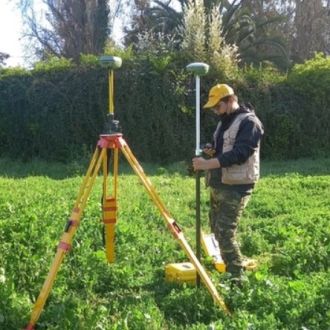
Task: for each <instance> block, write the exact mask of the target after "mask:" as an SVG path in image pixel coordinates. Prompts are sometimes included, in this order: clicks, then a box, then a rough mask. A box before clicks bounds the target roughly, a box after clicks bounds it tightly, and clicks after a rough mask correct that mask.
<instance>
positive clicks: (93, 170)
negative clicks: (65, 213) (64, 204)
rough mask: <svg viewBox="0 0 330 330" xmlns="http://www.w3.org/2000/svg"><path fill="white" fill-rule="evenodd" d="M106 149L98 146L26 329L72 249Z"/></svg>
mask: <svg viewBox="0 0 330 330" xmlns="http://www.w3.org/2000/svg"><path fill="white" fill-rule="evenodd" d="M105 153H106V149H101V150H100V149H99V148H96V150H95V152H94V155H93V158H92V160H91V162H90V165H89V168H88V170H87V173H86V176H85V178H84V180H83V182H82V184H81V186H80V189H79V193H78V197H77V199H76V202H75V205H74V208H73V210H72V213H71V217H70V219H69V221H68V223H67V226H66V229H65V232H64V233H63V236H62V238H61V241H60V243H59V245H58V248H57V252H56V255H55V258H54V260H53V263H52V265H51V268H50V270H49V273H48V276H47V278H46V280H45V282H44V285H43V287H42V289H41V292H40V294H39V297H38V299H37V301H36V303H35V305H34V308H33V311H32V314H31V319H30V322H29V324H28V326H27V327H26V330H32V329H34V327H35V324H36V323H37V321H38V319H39V317H40V314H41V312H42V309H43V307H44V305H45V303H46V300H47V298H48V296H49V293H50V291H51V289H52V286H53V283H54V281H55V278H56V274H57V272H58V270H59V268H60V266H61V263H62V261H63V259H64V257H65V254H66V253H67V252H68V251H69V250H70V248H71V244H72V238H73V236H74V234H75V233H76V231H77V229H78V226H79V223H80V218H81V215H82V212H83V210H84V208H85V205H86V202H87V199H88V196H89V194H90V192H91V189H92V187H93V184H94V182H95V179H96V176H97V173H98V171H99V169H100V166H101V162H102V159H103V157H104V156H105Z"/></svg>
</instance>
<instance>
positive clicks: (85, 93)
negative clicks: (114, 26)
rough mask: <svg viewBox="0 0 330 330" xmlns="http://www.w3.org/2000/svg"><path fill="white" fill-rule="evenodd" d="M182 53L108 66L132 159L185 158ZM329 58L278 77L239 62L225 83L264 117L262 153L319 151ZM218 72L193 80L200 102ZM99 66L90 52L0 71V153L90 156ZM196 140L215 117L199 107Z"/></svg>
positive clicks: (186, 85)
mask: <svg viewBox="0 0 330 330" xmlns="http://www.w3.org/2000/svg"><path fill="white" fill-rule="evenodd" d="M186 64H187V63H184V60H183V59H182V58H181V59H180V58H175V57H170V56H166V57H164V58H162V57H158V58H157V57H148V56H144V57H142V56H141V57H139V58H137V57H136V58H131V59H126V60H124V63H123V67H122V68H121V69H119V70H118V71H116V74H115V113H116V116H117V118H118V119H119V120H120V122H121V126H122V128H123V132H124V134H125V137H126V139H127V141H128V143H129V145H130V146H131V148H132V149H133V151H134V153H135V154H136V155H137V157H138V158H139V159H141V160H143V161H150V162H162V163H167V162H172V161H178V160H183V159H189V158H190V157H191V156H192V155H193V154H194V148H195V146H194V144H195V115H194V111H195V109H194V107H195V91H194V88H195V81H194V78H193V77H191V75H189V74H188V73H187V72H186V71H185V70H184V67H185V65H186ZM329 77H330V59H329V58H326V57H324V56H321V55H317V56H316V57H315V58H314V59H313V60H310V61H308V62H306V63H305V64H303V65H297V66H295V67H294V68H293V69H292V71H291V72H290V73H289V74H288V75H287V76H285V75H283V74H279V73H278V72H276V71H275V70H274V69H272V68H267V67H266V68H258V69H255V68H246V69H244V70H242V72H241V74H240V78H238V79H236V80H235V81H230V82H229V83H230V84H232V85H233V86H234V88H235V89H236V90H237V91H238V95H239V98H240V100H241V101H250V102H251V103H252V104H254V105H255V107H256V112H257V114H258V116H259V117H260V118H261V120H262V121H263V123H264V125H265V132H266V133H265V137H264V140H263V147H262V156H263V157H264V158H273V159H275V158H276V159H287V158H297V157H305V156H327V155H328V154H329V149H330V148H329V141H330V130H329V127H330V111H329V110H328V105H329V104H330V93H329V92H328V90H329V88H328V86H329V79H330V78H329ZM215 82H217V79H216V77H215V75H214V74H212V72H211V73H210V74H209V75H208V76H206V77H203V78H202V95H201V99H202V102H204V101H205V100H206V98H207V92H208V89H209V87H211V86H212V85H213V84H214V83H215ZM107 97H108V86H107V71H106V69H104V68H102V67H101V66H99V65H98V64H97V61H96V60H95V59H94V58H89V60H88V61H85V64H82V65H80V66H76V65H73V64H71V63H70V61H67V60H52V61H51V62H49V63H46V64H45V63H39V64H38V65H37V66H36V67H35V69H33V70H30V71H27V70H21V69H2V70H1V71H0V116H1V117H0V153H1V155H2V156H10V157H13V158H22V159H29V158H33V157H39V158H42V159H46V160H60V161H65V160H72V159H74V158H77V157H82V156H83V157H85V156H86V157H89V156H90V153H91V152H92V150H93V149H94V147H95V145H96V141H97V139H98V135H99V133H101V132H102V129H103V123H104V119H105V115H106V113H107V111H108V110H107V107H108V100H107ZM202 123H203V126H202V132H201V136H202V138H201V140H202V142H206V141H208V140H210V137H211V134H212V130H213V129H214V126H215V125H216V119H215V118H213V117H212V116H210V115H209V114H205V113H202Z"/></svg>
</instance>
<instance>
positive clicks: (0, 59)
mask: <svg viewBox="0 0 330 330" xmlns="http://www.w3.org/2000/svg"><path fill="white" fill-rule="evenodd" d="M8 58H9V54H6V53H2V52H0V67H1V66H2V65H3V64H5V61H6V60H7V59H8Z"/></svg>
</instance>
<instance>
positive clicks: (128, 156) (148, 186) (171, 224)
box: [119, 138, 230, 314]
mask: <svg viewBox="0 0 330 330" xmlns="http://www.w3.org/2000/svg"><path fill="white" fill-rule="evenodd" d="M119 143H120V145H121V150H122V152H123V154H124V155H125V157H126V159H127V161H128V162H129V163H130V165H131V166H132V168H133V170H134V171H135V173H136V174H137V175H138V177H139V178H140V180H141V181H142V183H143V185H144V187H145V188H146V190H147V192H148V193H149V195H150V197H151V199H152V200H153V201H154V203H155V204H156V206H157V207H158V209H159V211H160V212H161V214H162V215H163V217H164V219H165V221H166V222H167V226H168V228H169V229H170V231H171V232H172V234H173V236H174V237H175V238H176V239H178V241H179V244H180V246H181V247H182V248H183V250H184V251H185V253H186V255H187V256H188V258H189V260H190V261H191V263H192V264H193V265H194V266H195V268H196V270H197V272H198V274H199V276H200V277H201V279H202V281H203V283H204V284H205V286H206V287H207V289H208V290H209V292H210V294H211V296H212V297H213V299H214V301H215V303H217V304H218V305H219V306H220V307H221V308H222V309H223V311H224V312H225V313H226V314H230V311H229V309H228V308H227V306H226V304H225V302H224V300H223V299H222V297H220V295H219V293H218V291H217V289H216V287H215V286H214V284H213V283H212V281H211V279H210V277H209V276H208V275H207V273H206V271H205V270H204V268H203V267H202V265H201V263H200V262H199V260H198V259H197V257H196V255H195V253H194V252H193V250H192V249H191V247H190V245H189V244H188V242H187V240H186V239H185V237H184V235H183V233H182V231H181V229H180V227H179V226H178V225H177V223H176V222H175V220H174V219H173V218H172V217H171V216H170V214H169V212H168V211H167V209H166V208H165V206H164V204H163V203H162V201H161V199H160V198H159V196H158V194H157V193H156V191H155V189H154V187H153V186H152V183H151V181H150V180H149V179H148V178H147V176H146V175H145V173H144V171H143V169H142V167H141V166H140V164H139V163H138V161H137V159H136V158H135V157H134V155H133V153H132V151H131V150H130V148H129V146H128V145H127V143H126V142H125V140H124V139H123V138H120V139H119Z"/></svg>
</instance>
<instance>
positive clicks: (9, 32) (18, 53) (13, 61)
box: [0, 0, 176, 67]
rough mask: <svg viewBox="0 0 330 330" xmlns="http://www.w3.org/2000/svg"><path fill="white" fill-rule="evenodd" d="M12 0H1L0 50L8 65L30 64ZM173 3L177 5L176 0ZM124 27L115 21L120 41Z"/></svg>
mask: <svg viewBox="0 0 330 330" xmlns="http://www.w3.org/2000/svg"><path fill="white" fill-rule="evenodd" d="M14 2H16V1H10V0H0V52H2V53H7V54H9V55H10V57H9V59H8V60H6V62H5V63H6V66H7V67H9V66H28V65H27V64H26V58H25V57H24V39H23V38H22V34H23V24H22V19H21V13H20V11H19V9H18V8H17V7H16V6H15V4H14ZM173 4H174V6H175V7H176V4H175V0H173ZM121 37H122V27H121V24H120V22H119V21H117V22H115V27H114V38H115V40H116V41H118V42H120V39H121Z"/></svg>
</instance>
